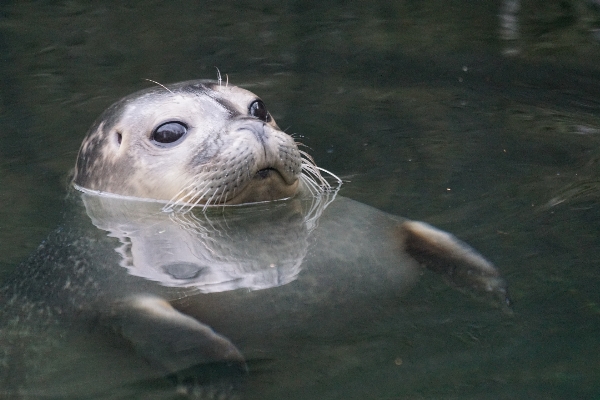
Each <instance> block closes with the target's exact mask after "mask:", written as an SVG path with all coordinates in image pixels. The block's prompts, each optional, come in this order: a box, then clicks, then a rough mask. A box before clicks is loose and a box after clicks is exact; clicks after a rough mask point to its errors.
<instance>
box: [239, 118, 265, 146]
mask: <svg viewBox="0 0 600 400" xmlns="http://www.w3.org/2000/svg"><path fill="white" fill-rule="evenodd" d="M239 131H250V132H251V133H252V134H253V135H254V137H255V138H256V140H257V141H258V142H259V143H260V144H261V145H262V146H263V148H264V147H265V143H266V142H267V133H266V132H265V123H264V122H262V121H256V120H255V119H254V118H253V119H251V120H248V121H246V123H245V124H244V125H242V126H241V127H239V128H238V132H239Z"/></svg>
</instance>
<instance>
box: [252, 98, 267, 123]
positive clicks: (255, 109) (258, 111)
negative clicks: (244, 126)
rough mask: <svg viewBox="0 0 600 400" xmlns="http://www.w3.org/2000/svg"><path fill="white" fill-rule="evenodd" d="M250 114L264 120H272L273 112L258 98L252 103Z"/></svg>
mask: <svg viewBox="0 0 600 400" xmlns="http://www.w3.org/2000/svg"><path fill="white" fill-rule="evenodd" d="M250 115H252V116H253V117H255V118H258V119H260V120H261V121H264V122H271V114H269V112H268V111H267V106H265V103H263V101H262V100H256V101H254V102H253V103H252V104H250Z"/></svg>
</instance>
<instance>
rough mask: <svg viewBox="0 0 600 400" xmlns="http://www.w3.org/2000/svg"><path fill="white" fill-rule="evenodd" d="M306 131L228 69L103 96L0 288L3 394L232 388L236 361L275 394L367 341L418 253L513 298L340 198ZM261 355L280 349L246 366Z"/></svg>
mask: <svg viewBox="0 0 600 400" xmlns="http://www.w3.org/2000/svg"><path fill="white" fill-rule="evenodd" d="M298 146H299V144H298V143H296V141H295V140H294V139H293V138H292V137H291V136H290V135H288V134H286V133H285V132H283V131H281V130H280V129H279V128H278V126H277V124H276V123H275V121H274V119H273V117H272V116H271V114H270V113H269V111H268V110H267V107H266V106H265V104H264V102H263V101H262V100H260V98H258V97H257V96H256V95H254V94H253V93H251V92H249V91H247V90H244V89H241V88H237V87H234V86H229V85H222V84H220V82H213V81H204V80H199V81H189V82H182V83H177V84H173V85H168V86H160V87H153V88H151V89H146V90H143V91H141V92H138V93H135V94H133V95H130V96H128V97H125V98H124V99H122V100H119V101H118V102H116V103H115V104H113V105H112V106H110V107H109V108H108V109H107V110H106V111H105V112H104V113H103V114H102V115H101V116H100V118H99V119H98V120H97V121H96V122H95V123H94V124H93V126H92V127H91V129H90V130H89V132H88V134H87V136H86V137H85V139H84V141H83V143H82V145H81V148H80V151H79V154H78V158H77V162H76V166H75V172H74V177H73V185H74V188H75V189H77V190H73V191H71V192H70V195H69V196H68V199H67V204H66V207H68V208H67V211H66V212H65V220H64V222H63V223H62V224H61V226H60V227H59V228H58V229H57V230H56V231H55V232H53V233H52V234H50V235H49V237H48V239H47V240H46V241H44V243H43V244H42V245H40V247H39V249H38V250H37V251H36V252H35V253H34V254H32V256H31V257H30V258H29V259H28V260H27V261H26V262H24V263H23V264H22V265H21V267H20V268H18V269H17V272H16V274H15V276H14V277H12V278H11V279H10V280H9V281H8V282H7V283H6V284H5V285H4V286H2V287H0V298H1V299H4V300H5V302H4V304H5V307H3V308H2V309H0V365H10V366H11V368H0V383H1V384H2V387H3V388H4V391H5V393H8V394H9V395H17V394H21V393H44V394H45V395H47V396H50V397H73V398H81V397H118V398H131V397H153V398H156V397H157V396H156V393H155V392H154V391H155V388H157V387H160V385H158V386H157V383H156V382H157V381H161V380H163V381H164V380H165V379H166V380H167V381H168V382H175V383H176V388H177V391H178V393H179V394H183V395H190V396H195V395H196V394H198V393H199V391H203V390H204V391H205V392H206V391H208V393H210V395H209V396H208V397H210V396H212V397H218V396H217V394H215V393H216V392H219V393H220V394H219V396H221V395H222V396H221V397H224V398H227V397H229V396H233V395H235V394H236V393H238V390H239V386H238V385H237V382H239V378H240V377H242V378H243V380H244V381H247V380H250V381H251V382H252V383H251V384H250V385H249V386H250V387H252V390H254V391H255V392H256V393H253V394H252V395H253V396H254V397H261V398H269V396H271V397H272V398H281V397H283V395H284V394H285V391H286V388H292V387H294V385H296V384H297V382H312V381H315V379H314V370H319V369H321V370H327V369H328V368H331V366H330V365H329V362H328V361H327V359H328V357H329V358H331V357H339V355H340V354H342V353H344V354H345V353H346V352H348V351H353V350H352V349H356V350H355V351H356V352H358V353H356V354H353V355H348V356H344V357H343V358H346V359H359V358H361V357H362V356H361V357H359V356H358V354H361V352H362V353H363V354H364V352H371V351H373V349H374V348H375V347H376V346H375V347H374V344H372V343H367V345H366V346H367V347H366V348H361V349H358V348H357V347H356V346H358V344H357V343H358V342H357V341H356V337H371V336H372V335H373V332H372V329H374V328H373V324H372V322H373V321H377V320H385V318H389V316H390V315H397V314H398V313H400V312H402V310H401V304H399V303H398V302H397V298H398V296H400V295H402V294H403V293H406V292H408V290H409V289H410V288H411V287H412V286H413V285H415V284H416V282H417V281H418V279H419V277H420V276H421V275H422V274H423V267H426V268H428V269H429V270H431V271H433V273H434V274H437V275H439V276H441V277H442V278H443V279H444V280H446V281H447V282H448V283H449V284H450V285H451V286H452V287H456V288H458V289H460V290H461V291H467V292H469V293H471V294H477V295H478V296H479V295H481V296H482V297H486V298H487V297H492V298H493V299H494V301H495V302H496V304H501V305H502V307H504V308H505V309H506V307H507V302H508V297H507V291H506V283H505V281H504V279H503V278H502V277H501V275H500V273H499V271H498V269H497V268H496V267H495V266H494V265H493V264H492V263H491V262H489V261H488V260H487V259H485V258H484V257H483V256H482V255H481V254H479V253H478V252H477V251H475V250H474V249H473V248H471V247H470V246H469V245H467V244H466V243H464V242H462V241H460V240H459V239H457V238H456V237H454V236H453V235H451V234H449V233H447V232H443V231H441V230H439V229H437V228H435V227H433V226H431V225H428V224H426V223H423V222H418V221H410V220H406V219H403V218H400V217H396V216H392V215H389V214H386V213H384V212H382V211H379V210H376V209H374V208H372V207H369V206H367V205H364V204H361V203H358V202H356V201H353V200H351V199H346V198H343V197H341V196H338V195H337V191H338V189H339V187H340V184H341V181H340V180H339V179H338V178H337V177H335V175H333V174H331V173H329V172H328V171H326V170H324V169H321V168H319V167H317V166H316V165H315V163H314V161H313V160H312V159H311V157H310V156H309V155H308V154H306V153H305V152H303V151H302V150H300V149H299V148H298ZM229 206H232V207H229ZM437 275H436V276H437ZM310 338H312V339H310ZM385 340H388V339H385ZM389 340H392V339H389ZM378 342H379V339H378ZM131 349H133V350H134V352H132V351H131ZM297 349H306V351H302V352H299V351H297ZM311 349H312V350H311ZM134 353H135V355H136V356H133V354H134ZM324 354H328V357H326V356H324ZM65 360H66V361H65ZM261 360H271V361H270V362H271V363H272V364H273V365H272V367H271V368H270V369H269V370H268V371H260V372H259V373H258V374H256V375H254V374H253V371H255V370H256V368H257V367H256V365H257V363H258V364H260V362H261ZM318 360H324V361H322V364H318V363H319V361H318ZM111 361H112V363H111ZM315 363H317V364H318V367H317V366H316V365H315ZM392 364H393V363H392ZM303 365H310V367H309V368H304V369H302V368H301V366H303ZM221 367H223V368H221ZM338 370H339V369H338ZM216 371H224V372H223V374H221V373H218V374H217V372H216ZM265 373H268V374H270V375H269V378H268V379H266V380H265V379H262V378H260V377H261V376H262V377H264V374H265ZM286 374H289V375H286ZM253 378H256V379H255V380H253ZM353 379H354V378H353ZM148 382H150V383H151V384H146V383H148ZM270 382H278V384H277V385H275V386H276V387H277V390H275V386H274V385H272V384H271V383H270ZM282 382H294V383H293V384H290V385H291V386H286V385H285V384H282ZM74 383H76V384H74ZM108 383H110V384H108ZM141 383H144V384H143V385H142V384H141ZM142 388H143V389H142ZM169 388H170V389H169V390H172V387H171V386H169ZM156 390H158V389H156ZM168 393H169V396H170V395H172V392H169V391H168ZM312 397H322V396H319V395H315V394H314V393H312Z"/></svg>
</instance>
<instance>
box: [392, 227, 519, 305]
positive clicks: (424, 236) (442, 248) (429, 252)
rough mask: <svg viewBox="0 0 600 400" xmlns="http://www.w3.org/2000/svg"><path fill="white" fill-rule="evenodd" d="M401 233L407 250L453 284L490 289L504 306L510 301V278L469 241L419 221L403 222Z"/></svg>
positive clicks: (485, 290) (484, 290) (483, 289)
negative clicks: (503, 274)
mask: <svg viewBox="0 0 600 400" xmlns="http://www.w3.org/2000/svg"><path fill="white" fill-rule="evenodd" d="M398 233H399V236H400V240H401V241H402V245H403V246H404V250H405V251H406V253H407V254H409V255H410V256H411V257H412V258H414V259H415V260H416V261H417V262H419V263H420V264H421V265H424V266H425V267H427V268H428V269H430V270H432V271H434V272H436V273H438V274H440V275H443V276H444V278H446V280H448V281H449V282H450V283H451V284H452V285H454V286H456V287H458V288H467V289H473V290H476V291H480V292H484V293H489V294H491V295H492V296H493V297H495V298H496V299H497V300H499V301H500V303H501V305H502V306H503V307H507V306H509V305H510V301H509V299H508V294H507V287H506V281H505V280H504V279H503V278H502V277H501V276H500V273H499V272H498V270H497V269H496V267H494V265H493V264H492V263H491V262H489V261H488V260H486V259H485V258H484V257H483V256H482V255H481V254H479V253H478V252H477V251H476V250H475V249H473V248H472V247H471V246H469V245H468V244H466V243H465V242H463V241H461V240H459V239H457V238H456V237H455V236H453V235H451V234H450V233H448V232H444V231H442V230H440V229H437V228H435V227H433V226H431V225H429V224H426V223H424V222H419V221H405V222H403V223H401V224H400V225H399V226H398Z"/></svg>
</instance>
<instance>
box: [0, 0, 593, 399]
mask: <svg viewBox="0 0 600 400" xmlns="http://www.w3.org/2000/svg"><path fill="white" fill-rule="evenodd" d="M215 66H218V67H219V69H220V70H221V72H222V73H223V74H227V76H228V79H229V81H230V82H231V83H232V84H235V85H238V86H242V87H245V88H247V89H250V90H252V91H254V92H256V93H257V94H258V95H260V96H261V97H262V98H263V99H264V100H265V102H266V103H267V105H268V106H269V108H270V110H271V112H272V113H273V115H274V116H275V118H276V119H277V121H278V123H279V125H280V126H281V127H283V128H286V130H287V131H288V132H290V133H296V134H298V135H301V137H302V141H303V142H304V143H305V144H306V145H308V146H309V147H310V149H311V150H310V152H311V154H312V155H313V156H314V158H315V160H316V161H317V163H318V164H319V165H321V166H322V167H324V168H326V169H329V170H331V171H333V172H335V173H337V174H338V175H340V176H341V177H343V178H344V179H345V180H347V181H348V182H346V183H345V185H344V187H343V188H342V192H341V194H342V195H345V196H348V197H352V198H354V199H356V200H360V201H362V202H364V203H367V204H370V205H373V206H376V207H378V208H380V209H382V210H385V211H388V212H391V213H394V214H398V215H403V216H406V217H409V218H413V219H420V220H424V221H427V222H430V223H432V224H434V225H436V226H439V227H440V228H442V229H445V230H448V231H452V232H453V233H455V234H456V235H458V236H459V237H461V238H463V239H465V240H466V241H468V242H469V243H471V244H472V245H474V247H476V248H477V249H479V250H480V251H481V252H482V253H483V254H485V255H486V256H488V257H489V258H490V259H491V260H492V261H494V263H495V264H496V265H497V266H498V267H499V268H500V269H501V271H502V273H503V275H504V276H505V277H506V278H507V280H508V281H509V284H510V292H511V298H512V300H513V303H514V305H513V308H514V315H513V316H512V317H508V316H504V315H500V313H499V312H498V311H497V310H496V309H494V308H493V307H490V306H489V305H487V304H483V303H481V302H478V301H476V300H474V299H471V298H470V297H469V296H464V295H462V294H460V293H457V292H456V291H453V290H451V289H449V288H448V287H447V286H446V285H444V284H443V283H441V282H439V281H437V280H434V279H429V278H428V277H427V276H425V277H424V278H423V280H421V281H420V282H419V284H418V285H417V286H416V287H415V288H414V289H413V290H412V291H411V292H410V294H409V295H408V296H407V297H405V298H404V299H403V301H404V302H405V303H406V313H405V314H403V315H401V316H398V319H397V320H395V321H396V322H395V323H394V324H392V325H385V326H381V324H378V323H377V322H376V321H374V322H372V323H373V324H374V327H373V332H374V333H373V337H369V338H364V337H361V338H356V342H357V346H363V347H364V348H365V349H366V350H365V352H364V357H362V358H361V359H355V358H353V359H345V358H344V355H343V354H337V355H334V354H328V355H327V357H330V360H329V362H330V365H329V367H328V368H322V369H314V370H311V373H310V374H307V375H306V376H307V377H309V378H307V379H302V375H296V376H297V379H296V380H294V379H293V378H292V377H290V380H289V381H283V382H273V383H272V386H273V388H272V389H271V392H273V393H276V394H277V393H278V392H277V390H276V389H275V388H276V387H279V388H280V392H281V393H280V395H281V396H282V397H281V398H283V396H284V394H285V396H286V397H287V396H289V398H292V397H294V398H307V399H308V398H314V396H313V395H311V393H316V392H319V393H321V394H322V393H327V396H328V397H327V398H381V399H419V398H447V399H450V398H456V399H463V398H473V399H475V398H478V399H482V398H489V399H498V398H506V399H509V398H510V399H512V398H524V399H525V398H545V399H562V398H577V399H597V398H599V396H600V357H599V356H598V354H599V353H600V295H599V294H598V292H599V290H598V289H599V288H600V270H599V264H600V263H599V252H600V243H599V238H598V233H599V228H600V206H599V204H598V200H599V198H600V171H599V168H600V147H599V144H600V3H599V2H598V1H592V0H590V1H584V0H562V1H555V0H551V1H542V0H530V1H518V0H512V1H510V0H505V1H478V2H465V1H452V0H447V1H440V0H424V1H396V2H389V1H352V2H334V1H331V2H309V1H296V2H294V1H264V2H246V1H240V2H227V1H219V2H212V1H207V2H183V1H166V2H161V1H143V2H141V1H140V2H127V3H125V2H119V1H114V2H110V1H104V2H93V3H92V2H85V1H76V0H73V1H29V2H26V1H3V2H2V4H1V5H0V77H1V78H0V204H1V205H2V207H0V277H5V276H7V274H9V272H10V271H11V270H13V269H14V268H16V267H17V265H18V263H19V262H20V261H21V260H23V259H24V258H25V257H26V256H27V254H28V253H29V252H31V251H32V250H33V249H34V248H35V247H36V246H37V245H38V243H39V242H40V241H41V240H42V239H43V238H44V237H45V236H46V235H47V234H48V232H50V230H52V229H53V228H54V227H55V226H56V224H57V223H58V221H59V218H60V213H61V204H62V203H61V201H62V198H63V196H64V193H65V188H66V186H67V177H68V173H69V170H70V168H72V166H73V165H74V161H75V157H76V153H77V150H78V148H79V144H80V143H81V140H82V138H83V136H84V134H85V132H86V130H87V128H88V127H89V126H90V125H91V124H92V122H93V120H94V119H95V118H96V117H97V116H98V115H99V114H100V112H101V111H102V110H103V109H104V108H105V107H107V106H108V105H109V104H111V103H112V102H113V101H115V100H117V99H118V98H120V97H121V96H123V95H125V94H128V93H130V92H133V91H135V90H138V89H141V88H145V87H148V86H149V85H150V83H149V82H147V81H144V80H143V79H144V78H148V79H152V80H156V81H159V82H163V83H170V82H175V81H180V80H187V79H195V78H215V77H216V70H215ZM379 335H384V336H386V337H387V338H388V339H389V337H392V338H394V339H395V340H394V341H392V343H395V344H396V345H394V346H393V347H392V348H387V347H385V346H383V347H382V346H378V343H379V337H380V336H379ZM385 343H389V340H386V341H385ZM310 345H311V344H310V343H307V346H310ZM326 361H327V360H326ZM396 364H400V365H396ZM322 365H327V362H325V363H324V364H322ZM301 367H305V369H306V370H308V369H310V367H311V366H298V368H299V369H301ZM295 372H297V371H295ZM274 398H275V397H274Z"/></svg>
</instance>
